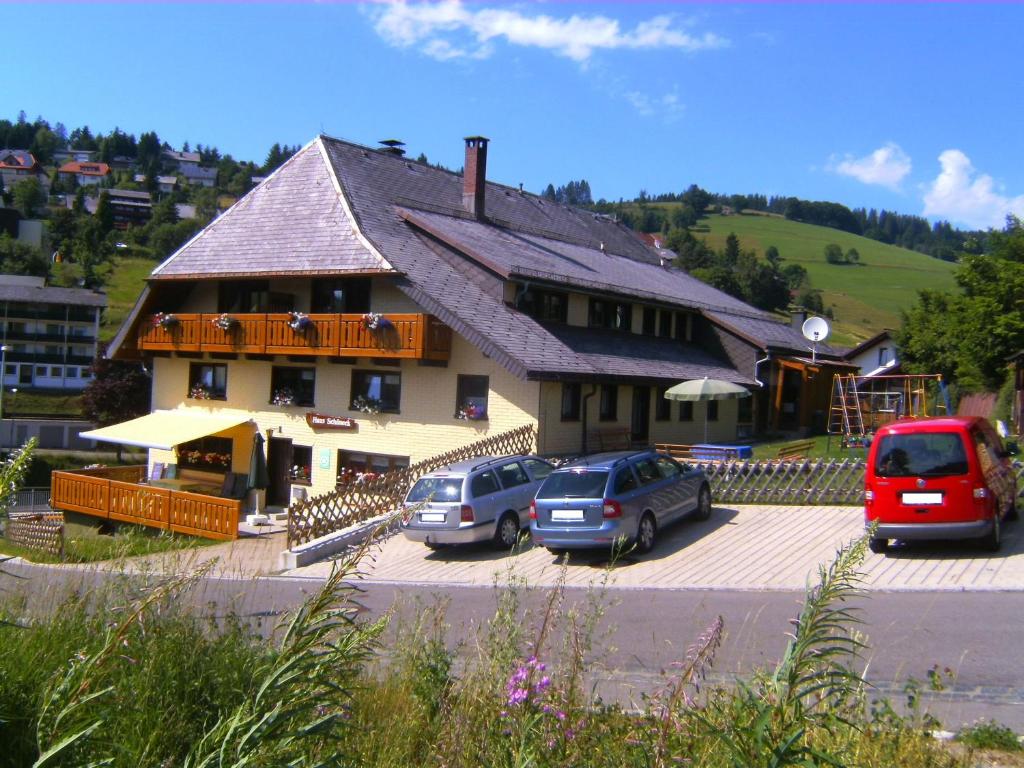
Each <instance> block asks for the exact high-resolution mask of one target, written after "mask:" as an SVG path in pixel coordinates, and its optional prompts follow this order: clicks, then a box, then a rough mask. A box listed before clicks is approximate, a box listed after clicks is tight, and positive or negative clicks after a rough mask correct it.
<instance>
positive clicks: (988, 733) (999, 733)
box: [956, 720, 1024, 752]
mask: <svg viewBox="0 0 1024 768" xmlns="http://www.w3.org/2000/svg"><path fill="white" fill-rule="evenodd" d="M956 740H957V741H959V742H960V743H961V744H966V745H967V746H968V747H973V748H974V749H998V750H1002V751H1003V752H1020V751H1021V750H1022V749H1024V747H1021V743H1020V739H1019V738H1018V737H1017V734H1016V733H1014V732H1013V731H1012V730H1011V729H1009V728H1007V727H1006V726H1005V725H1001V724H999V723H997V722H996V721H995V720H989V721H987V722H983V721H979V722H977V723H975V724H974V725H969V726H967V727H966V728H961V729H960V732H959V733H957V735H956Z"/></svg>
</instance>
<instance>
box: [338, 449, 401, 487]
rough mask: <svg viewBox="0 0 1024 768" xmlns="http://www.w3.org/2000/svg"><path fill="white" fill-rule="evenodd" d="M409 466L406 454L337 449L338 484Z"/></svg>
mask: <svg viewBox="0 0 1024 768" xmlns="http://www.w3.org/2000/svg"><path fill="white" fill-rule="evenodd" d="M408 466H409V457H408V456H388V455H385V454H380V453H355V452H353V451H338V484H339V485H345V484H347V483H352V482H356V481H357V480H358V479H359V477H360V476H363V477H366V476H367V475H369V476H376V475H381V474H384V473H385V472H394V471H395V470H396V469H405V468H406V467H408Z"/></svg>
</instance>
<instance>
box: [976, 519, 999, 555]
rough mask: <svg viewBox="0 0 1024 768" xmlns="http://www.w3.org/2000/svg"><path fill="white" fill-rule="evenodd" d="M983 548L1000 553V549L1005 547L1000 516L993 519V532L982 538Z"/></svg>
mask: <svg viewBox="0 0 1024 768" xmlns="http://www.w3.org/2000/svg"><path fill="white" fill-rule="evenodd" d="M981 546H983V547H984V548H985V549H987V550H988V551H989V552H998V551H999V548H1000V547H1002V546H1003V526H1002V523H1001V522H1000V520H999V515H995V516H994V517H993V518H992V530H991V531H989V532H988V533H987V534H986V535H985V536H982V537H981Z"/></svg>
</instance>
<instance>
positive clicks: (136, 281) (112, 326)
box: [100, 256, 158, 341]
mask: <svg viewBox="0 0 1024 768" xmlns="http://www.w3.org/2000/svg"><path fill="white" fill-rule="evenodd" d="M157 264H158V262H156V261H154V260H153V259H145V258H141V257H138V256H128V257H121V258H116V259H115V260H114V267H113V269H112V270H111V271H110V274H109V275H108V276H107V282H106V285H105V286H104V290H105V291H106V292H107V309H106V311H105V312H104V313H103V323H102V324H101V325H100V339H102V340H103V341H110V340H111V339H112V338H114V334H116V333H117V330H118V328H120V327H121V323H123V322H124V319H125V318H126V317H127V316H128V313H129V312H130V311H131V308H132V307H134V306H135V301H136V299H138V298H139V294H140V293H142V289H143V288H144V287H145V285H146V278H147V277H149V273H150V272H152V271H153V268H154V267H155V266H156V265H157Z"/></svg>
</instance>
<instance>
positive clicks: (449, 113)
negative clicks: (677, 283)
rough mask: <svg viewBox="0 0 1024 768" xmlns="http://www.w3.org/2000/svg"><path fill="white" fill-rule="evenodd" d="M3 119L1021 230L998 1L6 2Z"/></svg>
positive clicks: (1014, 89) (1011, 26)
mask: <svg viewBox="0 0 1024 768" xmlns="http://www.w3.org/2000/svg"><path fill="white" fill-rule="evenodd" d="M4 15H5V17H6V20H7V28H8V29H9V30H11V29H16V30H21V31H22V32H26V31H29V32H28V33H25V34H16V35H8V36H6V37H5V42H4V45H3V46H2V47H0V70H2V71H3V72H5V78H4V86H3V89H2V91H0V93H2V97H0V101H2V104H3V108H2V109H0V115H2V116H4V117H7V118H9V119H13V118H14V117H15V116H16V115H17V113H18V110H21V109H23V110H25V111H26V113H28V115H29V117H30V118H32V117H34V116H35V115H38V114H41V115H43V116H44V117H45V118H47V119H48V120H50V121H51V123H52V122H56V121H58V120H59V121H61V122H63V123H64V124H65V125H66V126H68V128H69V129H70V128H73V127H75V126H79V125H83V124H88V125H89V126H90V127H91V128H92V129H93V130H94V131H103V132H106V131H109V130H110V129H111V128H113V127H114V126H115V125H116V126H119V127H121V128H122V129H123V130H126V131H128V132H131V133H135V134H136V135H138V134H139V133H140V132H142V131H146V130H156V131H157V132H158V133H159V134H160V137H161V138H162V139H163V140H165V141H168V142H169V143H171V144H172V145H174V146H176V147H177V146H180V145H181V143H182V142H184V141H189V142H190V143H191V144H192V145H193V146H194V145H195V144H196V143H202V144H206V145H215V146H217V147H218V148H219V149H220V150H221V151H222V152H224V153H230V154H232V155H234V156H235V157H236V158H240V159H254V160H257V161H260V162H262V160H263V159H264V158H265V156H266V153H267V150H268V148H269V147H270V145H271V144H273V143H274V142H275V141H277V142H282V143H287V144H305V143H306V142H308V141H309V140H310V139H312V138H313V137H315V136H316V134H317V133H319V132H321V131H322V132H324V133H327V134H329V135H332V136H337V137H341V138H344V139H349V140H352V141H356V142H359V143H364V144H369V145H375V143H376V142H377V141H378V140H379V139H384V138H399V139H402V140H404V141H405V142H406V143H407V144H408V150H409V152H410V153H411V154H412V155H413V156H416V155H418V154H419V153H421V152H423V153H425V154H426V155H427V157H428V158H429V159H430V160H431V161H435V162H442V163H444V164H446V165H448V166H450V167H454V168H458V167H460V166H461V165H462V158H463V145H462V137H463V136H467V135H473V134H482V135H485V136H488V137H489V138H490V139H491V140H492V143H491V147H490V152H489V168H488V176H489V177H490V178H491V179H493V180H495V181H500V182H504V183H506V184H511V185H514V184H518V183H520V182H522V183H523V184H524V185H525V187H526V188H527V189H529V190H532V191H535V192H539V191H540V190H542V189H543V188H544V186H546V185H547V184H548V183H549V182H553V183H555V184H556V185H558V184H562V183H565V182H566V181H569V180H570V179H581V178H584V179H587V180H588V181H589V182H590V185H591V188H592V189H593V192H594V195H595V197H605V198H607V199H618V198H620V197H626V198H631V197H634V196H635V195H636V194H637V193H638V192H639V191H640V190H641V189H645V190H647V191H648V192H649V193H651V194H654V193H658V192H665V191H681V190H683V189H685V188H686V187H687V186H688V185H690V184H691V183H696V184H699V185H701V186H702V187H704V188H706V189H708V190H711V191H715V192H726V193H733V192H743V193H746V192H761V193H764V194H768V195H771V194H788V195H796V196H798V197H803V198H808V199H815V200H834V201H838V202H842V203H844V204H846V205H849V206H851V207H854V206H865V207H877V208H888V209H890V210H898V211H900V212H904V213H913V214H923V215H926V216H928V217H929V218H932V219H940V218H941V219H948V220H951V221H953V222H954V223H955V224H957V225H959V226H965V227H988V226H1000V225H1001V223H1002V221H1003V219H1004V217H1005V215H1006V214H1007V213H1008V212H1011V211H1016V212H1017V213H1018V214H1020V215H1024V153H1022V152H1021V137H1022V136H1024V124H1022V122H1024V120H1022V109H1024V107H1022V104H1024V99H1022V98H1021V97H1022V93H1021V90H1022V85H1024V79H1022V78H1021V76H1020V64H1019V58H1018V53H1019V42H1018V38H1019V31H1020V29H1021V28H1022V27H1024V23H1022V22H1024V6H1021V5H1015V4H966V3H965V4H955V3H942V4H927V3H911V4H906V5H890V4H882V3H877V4H875V3H867V4H863V3H850V4H834V5H833V4H810V3H785V4H773V3H757V4H728V3H723V4H713V5H700V4H690V3H682V4H669V3H656V2H641V3H629V4H627V3H611V2H609V3H593V4H571V3H563V2H548V3H517V4H512V3H498V2H475V3H458V2H444V3H432V4H429V5H424V4H418V3H408V4H388V3H380V4H356V3H317V4H302V3H300V4H289V5H275V4H264V3H258V4H248V5H247V4H243V3H227V4H218V5H206V4H202V3H185V4H178V5H162V4H142V3H138V4H134V3H117V4H112V5H94V4H73V5H61V4H57V3H43V4H36V5H7V4H5V5H4Z"/></svg>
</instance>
